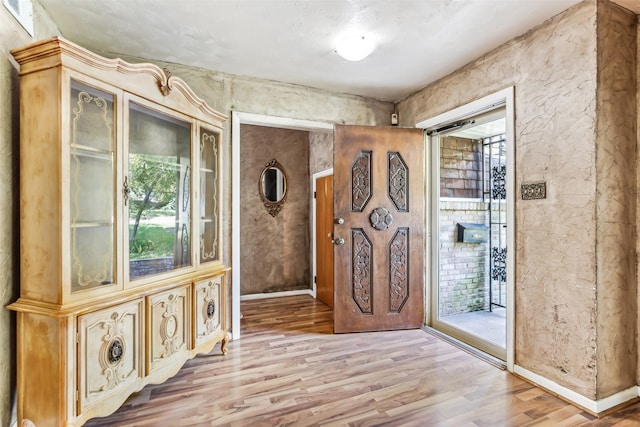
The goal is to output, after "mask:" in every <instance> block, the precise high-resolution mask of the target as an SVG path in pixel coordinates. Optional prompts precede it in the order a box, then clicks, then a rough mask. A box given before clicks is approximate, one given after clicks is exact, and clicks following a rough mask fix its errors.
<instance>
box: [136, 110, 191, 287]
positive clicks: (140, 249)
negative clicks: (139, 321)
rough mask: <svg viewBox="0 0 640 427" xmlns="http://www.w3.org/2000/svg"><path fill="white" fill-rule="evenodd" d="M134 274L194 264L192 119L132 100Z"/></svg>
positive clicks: (144, 274)
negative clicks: (180, 117) (192, 233)
mask: <svg viewBox="0 0 640 427" xmlns="http://www.w3.org/2000/svg"><path fill="white" fill-rule="evenodd" d="M128 159H129V164H128V168H129V171H128V176H127V178H126V179H127V181H126V183H125V184H126V186H128V189H129V193H128V194H129V196H128V200H127V207H128V210H129V279H130V280H134V279H137V278H141V277H144V276H150V275H155V274H159V273H163V272H167V271H172V270H174V269H178V268H182V267H187V266H191V265H192V262H191V124H190V123H189V122H186V121H182V120H178V119H176V118H174V117H171V116H169V115H166V114H162V113H160V112H157V111H155V110H151V109H149V108H146V107H144V106H142V105H139V104H136V103H133V102H131V103H130V104H129V157H128Z"/></svg>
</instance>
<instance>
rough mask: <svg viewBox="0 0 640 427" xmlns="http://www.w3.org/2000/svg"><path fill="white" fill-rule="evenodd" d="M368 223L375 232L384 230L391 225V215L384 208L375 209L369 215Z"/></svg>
mask: <svg viewBox="0 0 640 427" xmlns="http://www.w3.org/2000/svg"><path fill="white" fill-rule="evenodd" d="M369 221H370V222H371V226H372V227H373V228H375V229H376V230H386V229H387V228H389V226H390V225H391V224H392V223H393V215H391V213H390V212H389V211H388V210H387V209H385V208H375V209H374V210H373V211H372V212H371V215H369Z"/></svg>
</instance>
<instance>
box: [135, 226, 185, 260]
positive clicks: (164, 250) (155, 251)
mask: <svg viewBox="0 0 640 427" xmlns="http://www.w3.org/2000/svg"><path fill="white" fill-rule="evenodd" d="M132 228H133V226H131V227H130V229H129V232H131V229H132ZM174 236H175V235H174V233H173V230H166V229H164V228H163V227H159V226H157V225H146V224H141V225H140V226H139V227H138V232H137V234H136V239H135V240H132V241H130V242H129V258H130V259H143V258H163V257H171V256H173V239H174Z"/></svg>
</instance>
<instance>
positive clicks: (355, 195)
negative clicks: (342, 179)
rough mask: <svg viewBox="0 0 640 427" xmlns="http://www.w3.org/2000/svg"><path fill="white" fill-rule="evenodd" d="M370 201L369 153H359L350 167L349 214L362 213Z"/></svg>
mask: <svg viewBox="0 0 640 427" xmlns="http://www.w3.org/2000/svg"><path fill="white" fill-rule="evenodd" d="M369 199H371V151H361V152H360V154H358V157H357V158H356V160H355V161H354V162H353V164H352V165H351V212H362V211H363V209H364V207H365V206H366V205H367V203H369Z"/></svg>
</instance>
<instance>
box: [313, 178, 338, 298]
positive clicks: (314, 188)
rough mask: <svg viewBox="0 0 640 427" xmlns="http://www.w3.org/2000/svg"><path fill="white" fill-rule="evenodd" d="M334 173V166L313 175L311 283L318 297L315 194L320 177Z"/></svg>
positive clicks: (314, 293)
mask: <svg viewBox="0 0 640 427" xmlns="http://www.w3.org/2000/svg"><path fill="white" fill-rule="evenodd" d="M329 175H333V168H329V169H325V170H323V171H320V172H316V173H314V174H313V175H311V264H312V265H311V283H313V290H312V291H311V295H312V296H313V297H314V298H316V281H315V280H314V278H315V277H316V276H317V273H318V268H317V262H316V257H317V253H316V244H317V242H318V237H317V236H316V222H317V209H316V198H315V197H314V196H313V195H314V194H316V181H317V180H318V178H324V177H325V176H329Z"/></svg>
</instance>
